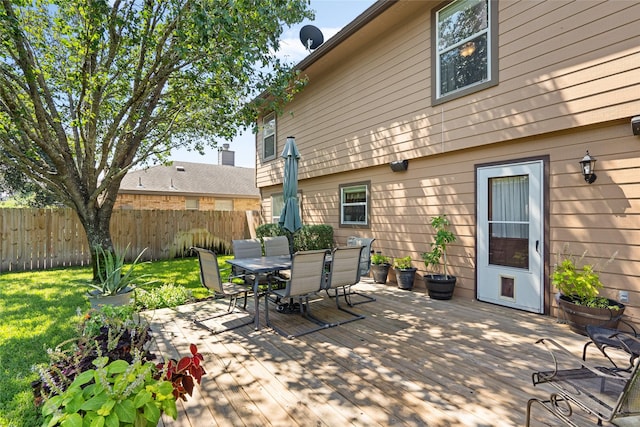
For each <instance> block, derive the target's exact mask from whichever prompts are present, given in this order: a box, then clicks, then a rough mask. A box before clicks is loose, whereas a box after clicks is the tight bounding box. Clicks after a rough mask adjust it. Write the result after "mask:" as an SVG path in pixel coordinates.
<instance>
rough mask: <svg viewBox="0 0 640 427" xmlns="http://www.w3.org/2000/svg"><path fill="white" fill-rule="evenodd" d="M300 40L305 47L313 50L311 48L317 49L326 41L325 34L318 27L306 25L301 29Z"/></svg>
mask: <svg viewBox="0 0 640 427" xmlns="http://www.w3.org/2000/svg"><path fill="white" fill-rule="evenodd" d="M300 41H301V42H302V45H303V46H304V47H305V49H307V50H308V51H311V49H317V48H318V47H319V46H320V45H321V44H322V43H323V42H324V36H323V35H322V31H320V30H319V29H318V27H314V26H313V25H305V26H304V27H302V29H301V30H300Z"/></svg>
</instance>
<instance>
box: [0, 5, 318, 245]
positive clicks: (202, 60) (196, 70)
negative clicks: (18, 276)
mask: <svg viewBox="0 0 640 427" xmlns="http://www.w3.org/2000/svg"><path fill="white" fill-rule="evenodd" d="M0 2H1V4H2V6H3V7H2V10H0V52H1V53H0V156H2V158H1V160H2V162H5V163H7V164H11V167H12V168H13V169H15V170H18V171H20V172H21V173H24V174H25V175H26V176H27V177H29V178H30V179H31V180H33V181H35V182H38V183H41V184H42V185H44V186H45V187H46V188H48V189H49V190H51V191H52V192H53V193H55V194H56V197H57V198H58V200H59V201H61V202H63V203H64V204H65V205H68V206H70V207H72V208H74V209H75V210H76V211H77V213H78V216H79V218H80V221H81V222H82V224H83V226H84V229H85V231H86V234H87V237H88V243H89V245H90V247H98V246H100V247H102V248H104V249H106V250H111V249H112V241H111V236H110V233H109V222H110V218H111V214H112V211H113V206H114V203H115V200H116V196H117V193H118V188H119V186H120V182H121V180H122V178H123V177H124V175H125V174H126V173H127V171H129V170H130V169H131V168H132V167H133V166H135V165H139V164H144V163H147V162H151V161H158V160H163V159H166V156H167V154H168V153H169V152H170V150H171V149H172V148H175V147H177V146H189V147H192V148H193V149H196V150H202V148H203V146H204V145H205V144H209V145H215V142H212V141H215V139H216V138H225V139H229V138H231V137H233V136H234V134H235V132H236V130H237V129H238V127H239V126H245V127H246V126H248V125H249V124H250V123H252V122H253V121H254V120H255V117H256V115H255V114H256V111H257V109H258V108H269V109H274V108H275V109H277V106H278V105H282V103H284V102H286V101H287V100H288V99H289V98H290V97H291V96H292V95H293V94H294V93H295V92H296V90H298V89H299V88H300V87H301V85H302V82H301V81H300V80H299V79H297V78H296V76H295V73H294V72H293V70H292V69H291V68H290V67H288V66H287V64H284V63H281V62H280V61H279V60H278V59H277V58H276V56H275V53H276V51H277V50H278V44H279V41H278V40H279V37H280V35H281V33H282V30H283V26H285V25H291V24H293V23H296V22H300V21H301V20H302V19H304V18H305V17H306V18H312V16H313V15H312V12H311V11H309V10H308V2H307V0H57V1H53V0H52V1H44V0H22V1H20V0H13V1H10V0H0ZM258 95H260V96H258ZM257 100H261V101H263V102H264V103H267V105H260V104H259V103H258V102H257ZM248 101H252V102H248ZM205 141H210V142H205Z"/></svg>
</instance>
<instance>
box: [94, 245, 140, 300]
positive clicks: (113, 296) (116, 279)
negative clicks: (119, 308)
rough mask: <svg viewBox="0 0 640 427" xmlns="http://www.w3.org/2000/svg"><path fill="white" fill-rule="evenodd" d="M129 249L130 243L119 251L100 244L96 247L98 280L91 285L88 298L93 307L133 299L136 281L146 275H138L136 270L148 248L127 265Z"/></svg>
mask: <svg viewBox="0 0 640 427" xmlns="http://www.w3.org/2000/svg"><path fill="white" fill-rule="evenodd" d="M128 249H129V245H127V248H126V249H125V250H124V251H123V252H121V253H118V252H117V251H115V250H114V251H113V252H111V251H105V250H104V249H103V248H102V247H99V246H98V247H96V248H95V251H96V268H97V272H98V282H97V283H92V284H90V285H89V286H90V287H91V288H92V290H90V291H89V294H88V298H89V302H90V303H91V307H92V308H96V307H98V306H99V305H104V304H110V305H124V304H128V303H129V301H130V300H131V298H132V296H133V290H134V288H135V282H136V281H137V280H139V279H141V278H142V277H144V275H136V274H135V270H136V268H137V267H138V266H139V264H138V262H139V261H140V258H141V257H142V254H143V253H144V251H145V250H146V248H145V249H143V250H142V252H140V253H139V254H138V256H137V257H136V259H135V260H134V261H133V262H132V263H131V264H129V265H128V266H125V262H124V258H125V255H126V253H127V251H128Z"/></svg>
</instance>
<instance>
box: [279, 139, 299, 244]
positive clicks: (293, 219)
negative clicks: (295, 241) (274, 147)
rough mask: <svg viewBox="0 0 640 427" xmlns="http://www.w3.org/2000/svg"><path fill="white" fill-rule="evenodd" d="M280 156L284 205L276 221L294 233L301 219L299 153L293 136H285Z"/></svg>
mask: <svg viewBox="0 0 640 427" xmlns="http://www.w3.org/2000/svg"><path fill="white" fill-rule="evenodd" d="M280 157H282V158H284V180H283V183H282V186H283V193H284V195H283V196H284V197H283V198H284V207H283V208H282V212H281V213H280V220H279V221H278V222H279V224H280V226H282V227H284V228H285V229H286V230H288V231H289V232H290V233H295V232H296V231H298V230H300V228H302V220H301V219H300V210H299V208H298V159H299V158H300V153H299V152H298V147H296V139H295V138H294V137H292V136H290V137H287V142H286V144H285V146H284V150H282V154H281V155H280Z"/></svg>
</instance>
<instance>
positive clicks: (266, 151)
mask: <svg viewBox="0 0 640 427" xmlns="http://www.w3.org/2000/svg"><path fill="white" fill-rule="evenodd" d="M275 158H276V115H275V113H271V114H268V115H266V116H265V117H264V118H263V119H262V159H263V160H272V159H275Z"/></svg>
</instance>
